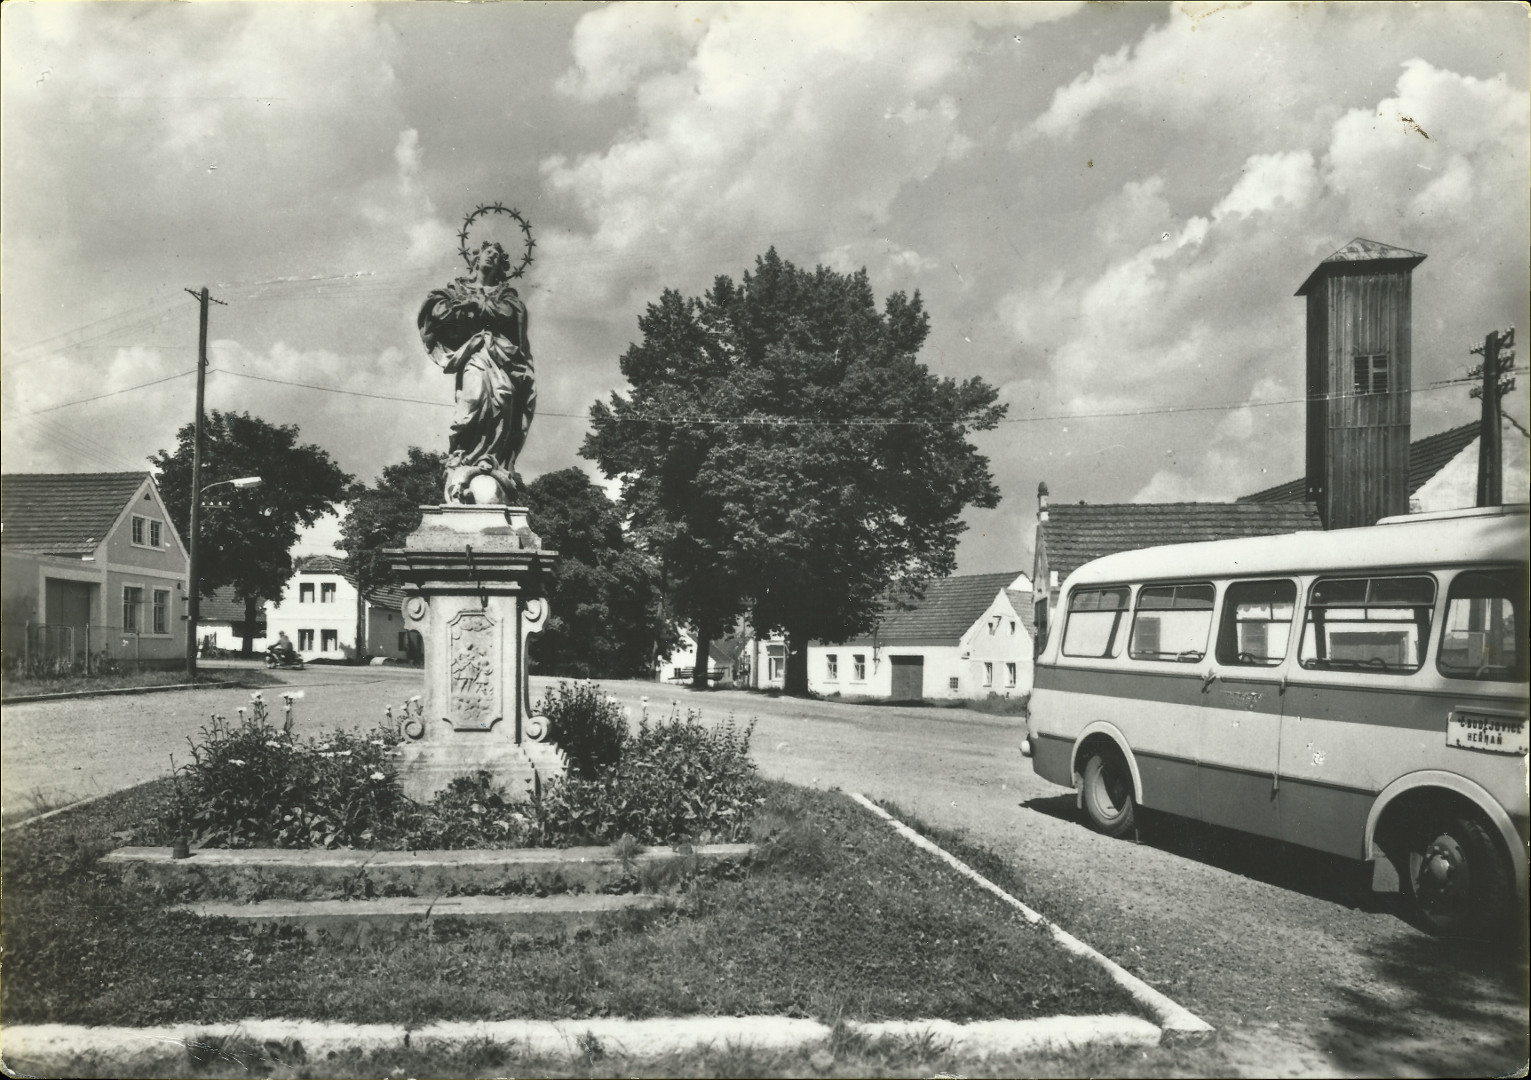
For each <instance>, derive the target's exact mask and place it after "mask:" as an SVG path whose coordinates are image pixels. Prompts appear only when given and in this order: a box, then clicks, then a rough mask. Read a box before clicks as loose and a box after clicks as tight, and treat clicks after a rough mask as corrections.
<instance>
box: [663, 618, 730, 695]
mask: <svg viewBox="0 0 1531 1080" xmlns="http://www.w3.org/2000/svg"><path fill="white" fill-rule="evenodd" d="M744 647H745V644H744V642H743V641H742V640H739V639H734V638H729V639H726V640H721V641H712V642H708V645H707V679H708V681H709V682H710V683H711V684H712V685H713V686H720V685H721V686H738V685H742V684H743V683H744V682H745V680H746V678H747V676H748V673H749V667H750V665H749V660H748V653H747V652H745V651H744ZM696 651H697V650H696V637H695V636H694V635H693V634H692V633H691V632H690V631H689V630H686V629H684V628H683V629H682V630H681V631H680V644H679V645H677V646H676V647H675V651H674V652H672V653H671V654H670V655H669V656H665V657H661V658H660V660H659V663H658V664H656V665H655V678H657V679H658V680H659V681H660V682H686V683H689V682H690V681H691V676H692V673H693V672H694V671H695V670H696Z"/></svg>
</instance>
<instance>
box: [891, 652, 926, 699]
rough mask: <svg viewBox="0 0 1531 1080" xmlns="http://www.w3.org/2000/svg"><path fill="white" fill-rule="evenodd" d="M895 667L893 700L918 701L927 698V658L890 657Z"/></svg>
mask: <svg viewBox="0 0 1531 1080" xmlns="http://www.w3.org/2000/svg"><path fill="white" fill-rule="evenodd" d="M888 660H889V662H890V663H892V665H893V700H894V701H917V700H919V699H920V698H922V697H924V696H925V658H924V657H923V656H890V657H888Z"/></svg>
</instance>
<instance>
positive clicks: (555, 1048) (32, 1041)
mask: <svg viewBox="0 0 1531 1080" xmlns="http://www.w3.org/2000/svg"><path fill="white" fill-rule="evenodd" d="M845 1027H846V1028H847V1029H848V1030H849V1031H851V1032H852V1033H855V1034H861V1035H865V1036H867V1037H869V1038H874V1039H875V1038H890V1037H891V1038H901V1037H903V1038H920V1037H923V1036H926V1035H929V1036H932V1037H934V1038H935V1039H936V1040H938V1041H939V1042H942V1043H945V1044H947V1045H948V1046H949V1048H950V1051H951V1052H952V1053H954V1054H960V1055H965V1056H972V1057H977V1058H983V1057H989V1056H991V1055H998V1054H1026V1053H1038V1052H1043V1051H1064V1050H1074V1049H1079V1048H1081V1047H1085V1046H1096V1045H1101V1044H1105V1043H1109V1044H1111V1045H1115V1046H1144V1047H1147V1046H1154V1045H1156V1044H1157V1043H1158V1042H1159V1029H1158V1028H1157V1027H1155V1026H1154V1025H1153V1024H1151V1023H1149V1022H1148V1021H1147V1020H1144V1019H1143V1018H1142V1017H1139V1016H1060V1017H1049V1018H1042V1019H1036V1020H986V1021H979V1022H976V1023H971V1024H957V1023H953V1022H951V1021H948V1020H895V1021H880V1022H876V1023H858V1022H855V1021H846V1023H845ZM830 1035H831V1028H830V1027H829V1026H828V1025H826V1024H821V1023H819V1022H818V1021H817V1020H807V1019H799V1018H794V1017H784V1016H686V1017H672V1018H661V1019H652V1020H620V1019H610V1018H592V1019H589V1020H485V1021H443V1022H440V1023H434V1024H426V1025H424V1026H421V1027H414V1028H411V1027H408V1026H406V1025H403V1024H340V1023H328V1022H322V1021H310V1020H244V1021H238V1022H233V1023H215V1024H194V1023H183V1024H164V1025H160V1026H157V1027H150V1028H129V1027H86V1026H83V1025H79V1024H8V1025H6V1026H5V1028H4V1029H3V1030H0V1059H4V1060H5V1063H6V1065H7V1066H8V1067H13V1066H12V1063H13V1062H15V1061H18V1060H22V1059H47V1060H49V1061H56V1062H59V1063H63V1062H66V1061H68V1060H71V1059H74V1058H77V1057H80V1056H82V1055H99V1056H102V1057H105V1058H107V1060H112V1061H126V1060H130V1059H131V1058H133V1057H140V1056H148V1055H163V1053H164V1052H165V1050H166V1049H167V1048H168V1046H170V1045H179V1046H184V1047H188V1048H193V1047H196V1046H197V1045H198V1041H199V1040H201V1039H212V1040H220V1041H223V1040H246V1041H248V1042H249V1043H253V1044H256V1045H276V1046H279V1047H280V1048H282V1050H283V1052H284V1054H286V1055H287V1056H289V1057H290V1056H291V1055H292V1054H293V1051H294V1049H295V1048H297V1047H301V1054H300V1057H301V1058H303V1059H314V1058H322V1057H324V1056H325V1055H327V1054H331V1053H345V1052H348V1051H355V1052H361V1053H366V1052H369V1051H373V1052H375V1051H386V1050H390V1049H403V1048H405V1047H412V1048H415V1049H422V1048H429V1047H431V1046H433V1045H434V1046H441V1047H443V1048H446V1047H453V1046H463V1045H468V1044H471V1043H475V1042H492V1043H496V1044H499V1045H513V1046H515V1047H516V1048H517V1049H520V1050H523V1051H525V1052H526V1053H527V1054H529V1055H536V1056H547V1057H564V1058H579V1057H580V1056H582V1055H583V1054H584V1053H585V1048H586V1047H587V1046H588V1045H589V1041H590V1039H591V1038H592V1037H593V1038H594V1039H596V1040H598V1042H599V1044H600V1045H601V1047H602V1048H603V1049H604V1050H605V1051H606V1052H607V1053H608V1054H617V1055H624V1056H627V1057H630V1058H648V1057H659V1056H662V1055H665V1054H672V1053H685V1052H688V1051H691V1050H695V1049H699V1048H702V1047H706V1046H714V1047H729V1046H737V1047H749V1048H752V1049H757V1050H765V1051H790V1050H797V1049H806V1048H810V1047H814V1046H817V1045H820V1044H822V1043H824V1042H825V1041H827V1040H828V1039H829V1037H830Z"/></svg>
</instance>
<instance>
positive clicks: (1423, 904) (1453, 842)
mask: <svg viewBox="0 0 1531 1080" xmlns="http://www.w3.org/2000/svg"><path fill="white" fill-rule="evenodd" d="M1399 869H1400V870H1406V873H1404V874H1400V875H1399V876H1400V877H1401V878H1403V879H1404V884H1405V887H1406V888H1407V889H1408V892H1409V897H1410V899H1411V900H1412V901H1413V906H1414V912H1415V914H1416V915H1417V916H1418V918H1419V920H1420V922H1421V924H1422V925H1423V926H1424V928H1425V929H1426V930H1429V931H1430V932H1431V933H1435V934H1468V935H1474V936H1476V935H1480V934H1487V933H1492V932H1493V931H1494V930H1495V929H1497V928H1498V926H1499V925H1500V924H1501V923H1503V922H1504V921H1505V917H1506V914H1507V912H1508V911H1509V910H1510V908H1511V907H1512V906H1513V905H1512V903H1511V899H1512V897H1513V895H1514V893H1513V889H1514V887H1513V885H1512V884H1511V881H1510V873H1509V868H1508V867H1507V866H1506V865H1505V860H1504V859H1503V858H1502V857H1501V855H1500V854H1499V849H1498V848H1497V847H1496V846H1495V844H1494V840H1493V837H1491V836H1490V835H1489V832H1488V829H1487V828H1485V827H1484V825H1483V824H1482V823H1481V822H1479V821H1478V820H1477V819H1475V818H1473V817H1470V816H1467V815H1463V814H1442V815H1433V816H1431V817H1430V818H1428V819H1426V820H1424V821H1422V822H1419V823H1418V824H1416V826H1415V827H1414V829H1413V830H1412V835H1411V837H1410V840H1409V844H1408V847H1407V852H1406V857H1405V858H1404V860H1403V865H1402V866H1400V867H1399Z"/></svg>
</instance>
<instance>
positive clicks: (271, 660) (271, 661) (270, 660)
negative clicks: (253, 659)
mask: <svg viewBox="0 0 1531 1080" xmlns="http://www.w3.org/2000/svg"><path fill="white" fill-rule="evenodd" d="M266 666H267V667H268V668H274V667H276V657H274V656H271V655H269V654H268V655H267V657H266Z"/></svg>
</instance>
